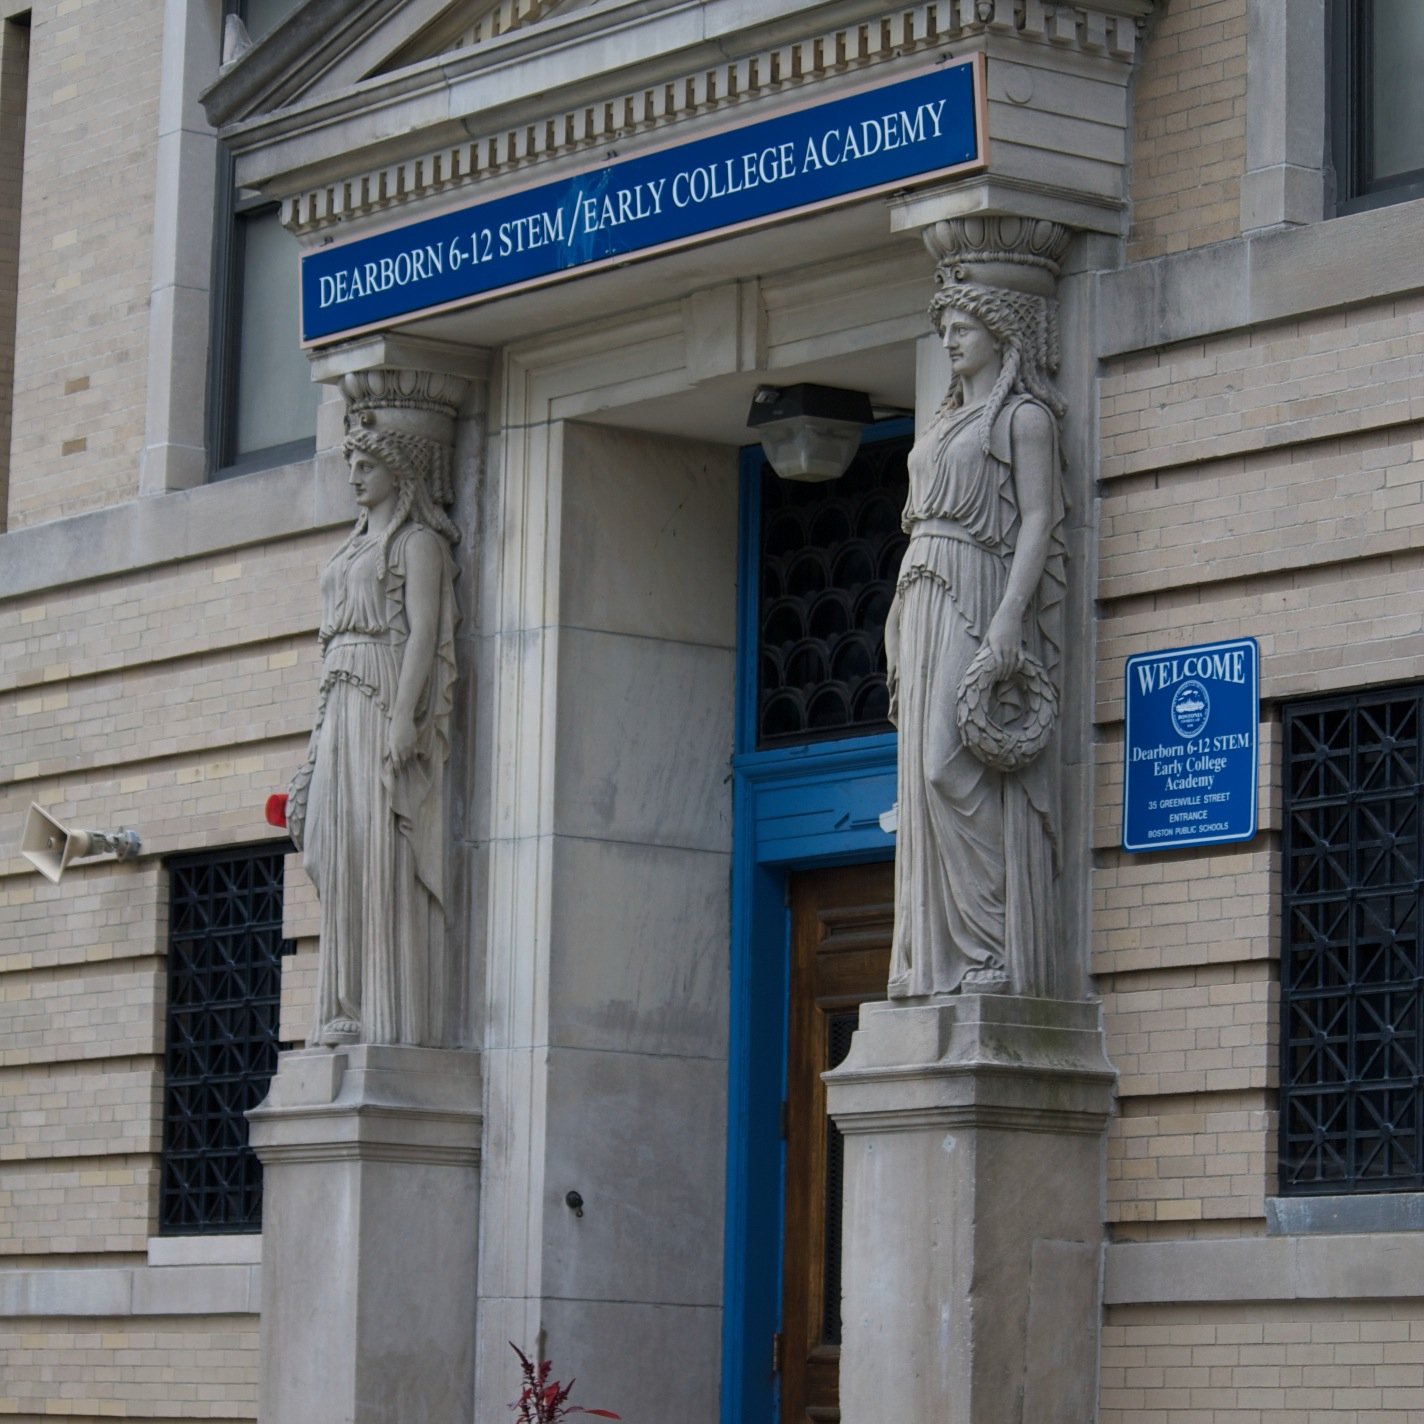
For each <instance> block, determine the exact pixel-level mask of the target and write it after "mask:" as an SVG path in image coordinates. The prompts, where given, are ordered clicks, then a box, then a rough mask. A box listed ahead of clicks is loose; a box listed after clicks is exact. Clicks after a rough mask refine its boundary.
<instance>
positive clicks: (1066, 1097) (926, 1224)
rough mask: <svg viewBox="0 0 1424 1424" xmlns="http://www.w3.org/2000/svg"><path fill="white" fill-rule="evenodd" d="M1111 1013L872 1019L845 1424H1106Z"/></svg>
mask: <svg viewBox="0 0 1424 1424" xmlns="http://www.w3.org/2000/svg"><path fill="white" fill-rule="evenodd" d="M1113 1078H1114V1075H1113V1072H1112V1069H1111V1068H1110V1067H1109V1065H1108V1063H1107V1060H1106V1058H1105V1057H1104V1054H1103V1046H1102V1032H1101V1029H1100V1027H1099V1022H1098V1008H1097V1005H1095V1004H1083V1003H1060V1002H1057V1001H1052V1000H1046V999H1021V998H1011V997H1007V996H997V995H965V996H963V997H960V998H956V999H949V1000H943V1001H934V1002H919V1003H909V1004H903V1003H901V1004H895V1003H883V1004H867V1005H865V1006H864V1007H863V1008H862V1009H861V1011H860V1029H859V1032H858V1033H857V1034H856V1036H855V1039H854V1042H853V1044H852V1047H851V1051H850V1054H849V1056H848V1057H847V1058H846V1060H845V1062H844V1063H843V1064H842V1065H841V1066H840V1067H839V1068H837V1069H836V1070H835V1071H834V1072H832V1073H828V1074H827V1075H826V1085H827V1095H828V1107H829V1111H830V1115H831V1117H832V1118H833V1119H834V1120H835V1122H836V1124H837V1126H838V1127H839V1128H840V1130H841V1131H842V1133H844V1134H845V1216H844V1236H843V1241H842V1251H843V1257H842V1283H843V1291H844V1298H843V1305H842V1346H841V1386H840V1389H841V1419H842V1420H843V1424H909V1421H912V1420H913V1421H915V1424H929V1421H934V1424H1090V1421H1091V1420H1092V1419H1093V1418H1094V1415H1095V1410H1094V1396H1095V1388H1096V1369H1097V1329H1098V1315H1099V1288H1098V1263H1099V1248H1100V1242H1101V1235H1102V1193H1103V1132H1104V1127H1105V1124H1106V1121H1107V1116H1108V1112H1109V1110H1110V1108H1111V1104H1112V1091H1113Z"/></svg>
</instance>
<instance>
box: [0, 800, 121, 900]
mask: <svg viewBox="0 0 1424 1424" xmlns="http://www.w3.org/2000/svg"><path fill="white" fill-rule="evenodd" d="M138 853H139V838H138V832H137V831H131V830H127V829H125V830H121V831H71V830H70V829H69V827H68V826H66V825H65V824H64V823H63V822H61V821H57V820H55V818H54V817H53V816H51V815H50V814H49V812H48V811H46V810H45V809H44V807H43V806H40V805H37V804H36V803H35V802H33V801H31V802H30V810H29V814H28V815H27V816H26V817H25V828H24V830H23V831H22V832H21V834H20V854H21V855H22V856H24V857H25V859H26V860H28V861H29V862H30V864H31V865H33V866H34V868H35V869H36V870H38V871H39V873H40V874H41V875H43V876H44V878H45V879H46V880H52V881H54V883H55V884H56V885H58V884H59V880H60V877H61V876H62V875H63V874H64V872H65V871H66V870H67V869H68V868H69V863H70V861H72V860H84V859H85V858H87V857H88V856H91V855H112V856H115V857H116V858H117V859H119V860H132V859H133V858H134V856H136V855H137V854H138Z"/></svg>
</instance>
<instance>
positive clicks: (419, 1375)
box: [248, 336, 486, 1424]
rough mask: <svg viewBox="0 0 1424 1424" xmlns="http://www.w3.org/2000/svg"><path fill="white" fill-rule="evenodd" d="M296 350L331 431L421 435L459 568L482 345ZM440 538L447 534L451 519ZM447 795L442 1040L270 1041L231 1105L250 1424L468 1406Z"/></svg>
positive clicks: (461, 1038) (429, 1418)
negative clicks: (245, 1089) (249, 1219)
mask: <svg viewBox="0 0 1424 1424" xmlns="http://www.w3.org/2000/svg"><path fill="white" fill-rule="evenodd" d="M312 366H313V372H312V374H313V379H315V380H317V381H320V382H323V383H326V384H332V385H336V386H338V387H339V389H340V391H341V393H342V395H343V397H344V399H345V407H346V429H347V431H348V432H350V433H355V432H359V431H361V430H363V429H367V428H369V429H371V430H378V431H382V432H392V433H394V434H396V435H397V436H404V437H419V439H420V440H421V441H422V442H423V445H422V448H423V450H424V451H425V458H426V461H427V463H426V465H424V466H423V467H422V468H423V471H424V473H423V478H424V480H425V481H426V483H427V486H428V492H429V496H430V498H431V500H432V501H433V502H434V504H435V505H437V506H438V507H439V510H440V511H441V512H442V514H448V515H450V517H451V518H452V520H453V523H454V527H455V529H456V530H457V531H458V533H459V536H460V537H459V538H458V540H456V541H454V542H455V549H454V551H453V556H454V558H455V559H456V560H457V562H458V563H459V564H461V565H462V566H468V564H469V561H471V560H472V558H473V554H472V553H471V552H470V545H471V544H473V542H474V541H473V539H471V538H470V537H469V535H470V534H471V532H472V526H473V523H474V516H473V513H472V511H473V508H474V504H475V500H474V490H473V489H469V488H467V486H469V485H471V484H473V483H477V481H478V466H479V463H480V461H481V459H482V448H481V447H482V444H483V414H484V409H485V382H484V377H485V371H486V357H485V354H484V353H483V352H480V351H477V350H470V349H467V348H460V347H454V346H447V345H445V344H443V343H437V342H426V341H415V340H407V339H404V338H398V337H391V336H376V337H372V338H370V339H368V340H364V341H359V342H354V343H351V344H349V345H346V346H341V347H336V348H333V349H331V350H329V351H323V352H320V353H318V354H317V355H315V356H314V357H313V358H312ZM333 404H334V403H333ZM471 427H473V429H472V428H471ZM472 466H473V468H472ZM354 513H355V510H354V506H353V515H354ZM445 537H446V538H447V539H452V540H453V539H454V536H453V535H451V534H450V533H449V532H448V530H447V532H446V534H445ZM461 546H464V547H463V548H462V547H461ZM462 571H464V572H468V573H470V574H471V575H472V574H473V569H472V568H468V567H465V568H463V569H462ZM313 576H315V570H314V571H313ZM460 582H461V583H462V585H463V587H462V588H460V589H458V590H457V594H456V598H457V601H459V600H460V598H461V596H462V595H463V594H464V592H465V590H470V593H469V596H470V597H473V586H474V585H475V583H476V579H475V578H474V577H473V576H470V577H466V578H464V579H462V580H461V581H460ZM461 613H462V615H463V616H464V617H467V618H468V617H470V616H471V610H465V609H462V610H461ZM456 661H457V666H458V674H459V678H460V679H461V682H460V683H457V692H456V696H455V708H454V710H453V713H452V716H451V721H450V738H451V744H452V745H451V760H452V761H453V762H454V763H455V766H454V768H453V769H451V768H444V769H442V770H443V774H444V776H445V777H446V779H447V782H448V783H449V784H451V785H454V786H455V787H457V788H460V787H464V786H466V784H467V781H468V775H467V768H468V766H469V762H470V756H471V753H470V746H469V743H470V741H471V739H472V737H473V732H474V727H473V721H474V714H473V706H474V698H473V696H468V695H463V690H462V688H463V686H464V685H465V684H467V682H468V680H469V679H470V678H471V669H470V667H469V660H468V657H465V658H464V659H463V661H462V654H461V651H460V647H459V645H458V643H457V648H456ZM460 794H461V793H460V791H458V790H457V792H456V796H455V797H454V798H450V797H447V798H445V800H444V803H443V805H444V810H443V811H442V812H441V817H442V825H441V827H440V833H441V838H442V843H443V845H444V847H445V850H446V855H447V873H446V875H445V877H444V884H445V887H446V889H445V900H444V907H445V916H444V918H445V922H446V933H447V940H448V944H447V947H446V949H445V951H444V960H443V962H442V965H441V966H440V976H441V977H440V979H439V983H440V984H441V985H442V986H443V990H442V993H441V994H440V995H439V996H438V997H439V1002H440V1004H441V1007H442V1009H443V1014H437V1015H436V1016H435V1017H436V1019H437V1020H439V1021H436V1022H433V1023H432V1024H431V1027H430V1039H429V1041H430V1042H432V1043H435V1044H439V1045H441V1046H439V1047H413V1046H408V1045H405V1044H400V1045H396V1044H390V1043H383V1042H375V1043H371V1042H363V1043H354V1042H353V1043H336V1044H334V1045H333V1046H328V1047H320V1048H315V1047H314V1048H308V1049H305V1050H301V1051H298V1052H295V1053H286V1054H283V1055H282V1056H281V1059H280V1060H279V1064H278V1069H277V1074H276V1076H275V1077H274V1078H273V1080H272V1086H271V1089H270V1091H269V1093H268V1096H267V1098H266V1100H265V1101H264V1102H263V1103H262V1104H261V1105H260V1106H259V1107H257V1108H255V1109H254V1110H253V1111H252V1112H251V1113H249V1115H248V1117H249V1121H250V1123H251V1140H252V1145H253V1147H254V1149H255V1150H256V1152H257V1154H258V1156H259V1157H260V1158H261V1160H262V1164H263V1171H264V1182H263V1227H262V1237H263V1260H264V1263H265V1264H264V1268H263V1276H262V1348H261V1379H260V1386H259V1391H260V1393H259V1416H260V1418H261V1419H262V1421H263V1424H408V1421H411V1420H420V1421H422V1424H468V1420H469V1419H470V1417H471V1411H472V1408H473V1400H474V1368H475V1316H476V1301H477V1289H476V1287H477V1278H478V1259H477V1245H478V1237H479V1202H480V1154H481V1144H482V1138H483V1130H484V1115H483V1087H482V1065H481V1056H480V1054H479V1053H477V1052H475V1051H472V1050H471V1049H470V1048H469V1047H466V1046H463V1045H468V1044H469V1043H470V1038H471V1035H470V1029H469V1025H468V1022H467V1019H468V1015H467V1013H466V1011H465V1009H466V1004H467V999H468V984H469V981H470V977H471V960H472V958H473V957H474V954H475V952H476V948H477V946H476V944H475V942H474V940H473V937H472V931H471V922H472V917H471V915H470V914H469V911H468V905H467V903H466V901H467V898H468V895H469V893H470V891H469V884H470V881H471V879H472V874H471V872H470V869H469V867H468V866H467V865H466V864H465V863H464V861H465V858H466V850H467V848H466V845H465V842H464V841H463V840H462V839H461V838H460V836H459V834H458V830H459V828H460V827H462V826H463V825H464V824H465V821H466V816H465V814H464V807H463V806H461V805H456V804H452V801H458V800H459V797H460ZM431 804H435V803H434V802H432V803H431ZM431 948H432V954H433V953H434V946H433V945H432V947H431ZM397 951H399V945H398V946H397ZM432 973H433V971H432ZM454 1045H461V1046H454Z"/></svg>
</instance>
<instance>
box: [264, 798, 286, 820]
mask: <svg viewBox="0 0 1424 1424" xmlns="http://www.w3.org/2000/svg"><path fill="white" fill-rule="evenodd" d="M267 824H268V825H269V826H281V827H284V828H285V826H286V824H287V793H286V792H285V791H274V792H273V793H272V794H271V795H270V796H269V797H268V798H267Z"/></svg>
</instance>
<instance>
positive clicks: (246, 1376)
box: [0, 1316, 257, 1424]
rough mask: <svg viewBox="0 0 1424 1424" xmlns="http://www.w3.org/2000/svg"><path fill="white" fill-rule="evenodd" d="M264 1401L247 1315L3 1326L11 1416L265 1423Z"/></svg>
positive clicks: (3, 1368) (81, 1423)
mask: <svg viewBox="0 0 1424 1424" xmlns="http://www.w3.org/2000/svg"><path fill="white" fill-rule="evenodd" d="M256 1400H257V1322H256V1320H255V1319H252V1318H249V1317H246V1316H192V1317H186V1318H182V1319H173V1318H166V1317H155V1318H151V1319H103V1318H96V1319H93V1320H85V1321H83V1322H82V1323H76V1322H73V1321H60V1320H26V1321H22V1322H17V1323H11V1322H0V1417H4V1418H5V1419H7V1420H10V1419H18V1420H24V1419H29V1418H33V1419H36V1420H39V1419H44V1420H55V1419H62V1420H65V1421H68V1424H88V1422H89V1421H90V1420H96V1419H115V1418H118V1419H207V1420H237V1419H255V1418H256V1417H257V1403H256Z"/></svg>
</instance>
